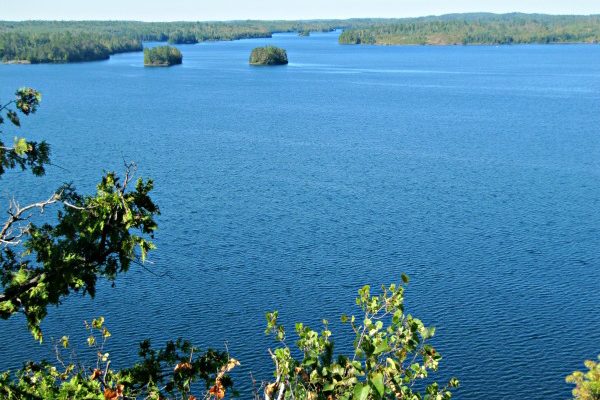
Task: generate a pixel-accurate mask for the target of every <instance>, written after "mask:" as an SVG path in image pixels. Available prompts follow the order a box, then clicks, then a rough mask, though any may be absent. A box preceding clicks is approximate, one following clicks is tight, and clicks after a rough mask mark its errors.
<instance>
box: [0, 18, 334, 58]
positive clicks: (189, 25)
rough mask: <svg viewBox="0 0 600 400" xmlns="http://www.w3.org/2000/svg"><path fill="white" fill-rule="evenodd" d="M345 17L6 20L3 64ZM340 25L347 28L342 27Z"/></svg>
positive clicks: (291, 28)
mask: <svg viewBox="0 0 600 400" xmlns="http://www.w3.org/2000/svg"><path fill="white" fill-rule="evenodd" d="M340 23H341V21H333V20H332V21H232V22H156V23H155V22H135V21H23V22H6V21H0V59H1V60H2V61H3V62H27V63H64V62H78V61H97V60H105V59H108V58H109V57H110V55H112V54H117V53H123V52H128V51H142V49H143V47H142V42H147V41H151V42H169V43H171V44H192V43H198V42H205V41H213V40H237V39H248V38H268V37H271V35H272V34H273V33H274V32H296V31H300V30H308V31H331V30H333V29H336V28H338V25H339V24H340ZM339 27H346V25H344V26H339Z"/></svg>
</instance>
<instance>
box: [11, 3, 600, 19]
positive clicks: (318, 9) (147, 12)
mask: <svg viewBox="0 0 600 400" xmlns="http://www.w3.org/2000/svg"><path fill="white" fill-rule="evenodd" d="M3 3H4V4H3V5H2V6H1V7H0V10H1V13H0V19H2V20H24V19H61V20H66V19H100V20H102V19H121V20H123V19H126V20H143V21H176V20H192V21H205V20H231V19H309V18H352V17H389V18H392V17H414V16H422V15H433V14H446V13H455V12H456V13H457V12H474V11H488V12H499V13H500V12H512V11H520V12H528V13H531V12H539V13H548V14H600V0H298V1H289V0H254V1H252V0H28V1H24V2H22V1H15V0H7V1H3Z"/></svg>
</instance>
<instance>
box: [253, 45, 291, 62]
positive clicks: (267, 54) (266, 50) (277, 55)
mask: <svg viewBox="0 0 600 400" xmlns="http://www.w3.org/2000/svg"><path fill="white" fill-rule="evenodd" d="M287 63H288V58H287V52H286V51H285V50H284V49H280V48H279V47H275V46H266V47H257V48H255V49H254V50H252V53H251V54H250V65H286V64H287Z"/></svg>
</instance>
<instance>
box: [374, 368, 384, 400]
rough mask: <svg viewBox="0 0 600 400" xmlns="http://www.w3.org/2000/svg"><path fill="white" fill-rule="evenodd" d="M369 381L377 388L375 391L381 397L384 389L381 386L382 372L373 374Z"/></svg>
mask: <svg viewBox="0 0 600 400" xmlns="http://www.w3.org/2000/svg"><path fill="white" fill-rule="evenodd" d="M371 383H372V384H373V386H374V387H375V389H376V390H377V393H379V397H383V394H384V391H385V387H384V386H383V374H381V373H379V372H378V373H376V374H374V375H373V377H372V378H371Z"/></svg>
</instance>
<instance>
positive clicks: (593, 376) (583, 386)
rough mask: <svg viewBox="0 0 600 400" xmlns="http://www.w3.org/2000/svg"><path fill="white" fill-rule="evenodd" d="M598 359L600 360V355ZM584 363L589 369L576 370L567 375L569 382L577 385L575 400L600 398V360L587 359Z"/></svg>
mask: <svg viewBox="0 0 600 400" xmlns="http://www.w3.org/2000/svg"><path fill="white" fill-rule="evenodd" d="M598 361H600V356H598ZM584 365H585V367H586V368H587V369H588V370H587V371H585V372H582V371H575V372H573V373H572V374H571V375H569V376H568V377H567V383H572V384H574V385H575V389H573V398H574V399H575V400H600V362H596V361H593V360H587V361H585V363H584Z"/></svg>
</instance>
